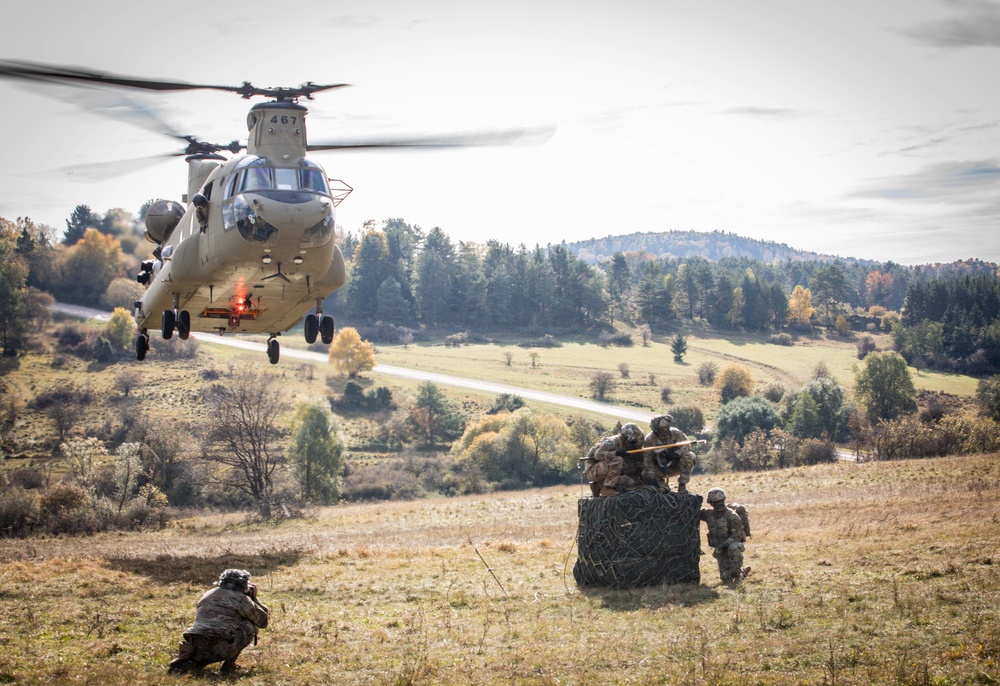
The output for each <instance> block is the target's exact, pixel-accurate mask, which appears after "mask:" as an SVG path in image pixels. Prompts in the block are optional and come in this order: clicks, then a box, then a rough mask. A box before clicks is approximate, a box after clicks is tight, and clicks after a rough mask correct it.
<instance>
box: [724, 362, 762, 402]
mask: <svg viewBox="0 0 1000 686" xmlns="http://www.w3.org/2000/svg"><path fill="white" fill-rule="evenodd" d="M715 387H716V388H717V389H719V396H720V398H721V400H722V403H723V404H726V403H728V402H729V401H731V400H733V399H734V398H739V397H742V396H748V395H750V394H751V393H753V387H754V380H753V376H751V374H750V370H749V369H747V368H746V367H744V366H743V365H740V364H727V365H726V366H725V368H723V370H722V373H721V374H719V376H718V378H717V379H716V380H715Z"/></svg>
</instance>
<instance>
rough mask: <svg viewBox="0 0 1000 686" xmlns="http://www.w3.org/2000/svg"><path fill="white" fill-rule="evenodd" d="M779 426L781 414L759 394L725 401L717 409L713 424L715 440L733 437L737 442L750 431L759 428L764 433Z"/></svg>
mask: <svg viewBox="0 0 1000 686" xmlns="http://www.w3.org/2000/svg"><path fill="white" fill-rule="evenodd" d="M779 426H781V416H780V415H779V414H778V408H777V407H775V406H774V403H772V402H770V401H768V400H766V399H764V398H762V397H761V396H759V395H755V396H752V397H742V398H736V399H734V400H732V401H731V402H729V403H726V404H725V405H723V406H722V408H721V409H720V410H719V415H718V417H717V419H716V424H715V441H716V443H721V441H722V440H723V439H726V438H733V439H735V440H736V441H737V442H738V443H741V444H742V442H743V439H744V438H745V437H746V436H748V435H750V434H751V433H752V432H754V431H757V430H761V431H764V432H765V433H767V432H770V431H771V429H774V428H775V427H779Z"/></svg>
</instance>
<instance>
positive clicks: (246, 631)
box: [168, 569, 268, 673]
mask: <svg viewBox="0 0 1000 686" xmlns="http://www.w3.org/2000/svg"><path fill="white" fill-rule="evenodd" d="M215 586H216V587H215V588H212V589H209V590H208V591H207V592H206V593H205V595H203V596H202V597H201V600H199V601H198V612H197V614H196V615H195V620H194V624H192V625H191V626H189V627H188V628H187V629H185V630H184V641H183V642H182V643H181V644H180V650H179V651H178V654H177V657H176V658H175V659H174V660H173V661H172V662H171V663H170V668H169V670H168V671H169V672H187V671H190V670H200V669H201V668H202V667H204V666H205V665H210V664H212V663H213V662H221V663H222V669H221V671H222V672H224V673H227V672H232V671H235V669H236V658H238V657H239V656H240V653H241V652H242V651H243V649H244V648H246V647H247V646H248V645H250V643H251V642H252V643H253V644H254V645H257V629H263V628H264V627H266V626H267V619H268V610H267V606H265V605H264V604H263V603H261V602H260V601H259V600H257V586H255V585H254V584H252V583H250V572H248V571H246V570H243V569H227V570H226V571H224V572H223V573H222V574H221V575H220V576H219V580H218V581H217V582H216V584H215Z"/></svg>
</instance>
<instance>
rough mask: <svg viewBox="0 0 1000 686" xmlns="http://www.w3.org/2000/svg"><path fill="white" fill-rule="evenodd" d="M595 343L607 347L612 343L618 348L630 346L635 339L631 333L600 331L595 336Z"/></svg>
mask: <svg viewBox="0 0 1000 686" xmlns="http://www.w3.org/2000/svg"><path fill="white" fill-rule="evenodd" d="M597 344H598V345H600V346H602V347H604V348H607V347H608V346H611V345H614V346H618V347H620V348H631V347H632V346H633V345H634V344H635V341H633V340H632V335H631V334H627V333H624V332H622V331H615V332H614V333H607V332H605V333H602V334H601V335H600V336H598V337H597Z"/></svg>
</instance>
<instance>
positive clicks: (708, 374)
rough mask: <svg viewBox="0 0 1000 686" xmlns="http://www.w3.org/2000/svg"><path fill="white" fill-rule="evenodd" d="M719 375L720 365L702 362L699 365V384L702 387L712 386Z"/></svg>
mask: <svg viewBox="0 0 1000 686" xmlns="http://www.w3.org/2000/svg"><path fill="white" fill-rule="evenodd" d="M718 374H719V365H717V364H715V363H714V362H702V363H701V364H700V365H698V383H700V384H701V385H702V386H711V385H712V384H714V383H715V377H716V376H718Z"/></svg>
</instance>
